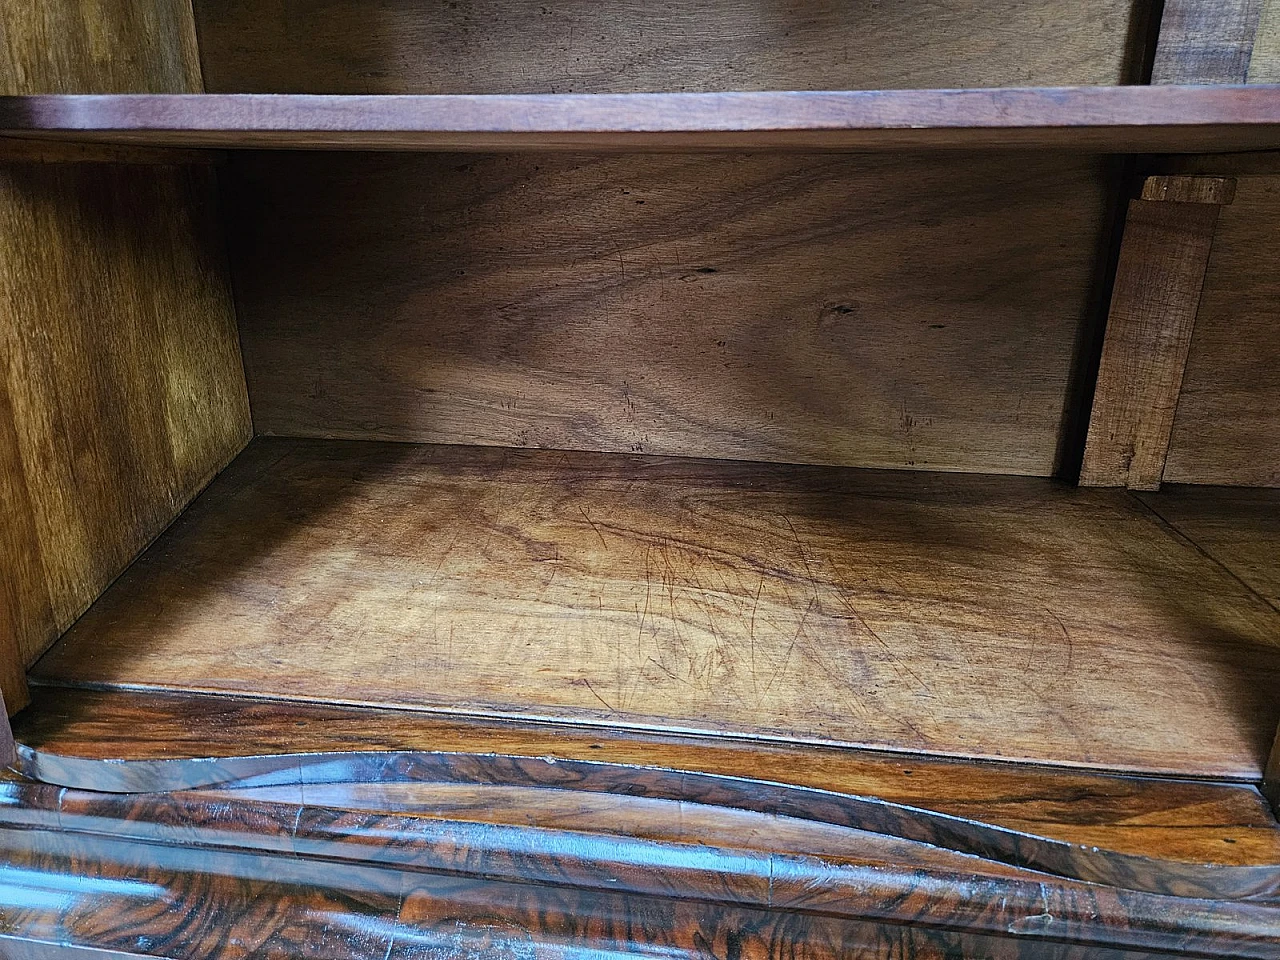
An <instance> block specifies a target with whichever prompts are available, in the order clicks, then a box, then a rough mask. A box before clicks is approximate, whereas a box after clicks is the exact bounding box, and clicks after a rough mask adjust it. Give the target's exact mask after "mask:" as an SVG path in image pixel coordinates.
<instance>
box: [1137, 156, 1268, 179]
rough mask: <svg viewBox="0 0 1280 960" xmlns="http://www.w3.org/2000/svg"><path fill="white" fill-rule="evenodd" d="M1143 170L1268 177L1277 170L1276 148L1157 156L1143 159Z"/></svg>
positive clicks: (1152, 172) (1180, 174)
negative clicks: (1240, 151) (1144, 160)
mask: <svg viewBox="0 0 1280 960" xmlns="http://www.w3.org/2000/svg"><path fill="white" fill-rule="evenodd" d="M1144 169H1145V171H1146V172H1147V173H1148V174H1151V175H1160V174H1165V175H1172V176H1217V177H1243V176H1271V175H1274V174H1278V173H1280V150H1254V151H1246V152H1243V153H1202V154H1185V155H1178V154H1174V155H1165V156H1157V157H1152V158H1150V159H1149V160H1147V161H1146V163H1145V164H1144Z"/></svg>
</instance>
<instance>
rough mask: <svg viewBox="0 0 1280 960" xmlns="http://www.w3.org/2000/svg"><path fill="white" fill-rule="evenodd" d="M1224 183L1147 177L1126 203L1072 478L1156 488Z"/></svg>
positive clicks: (1227, 190) (1227, 183)
mask: <svg viewBox="0 0 1280 960" xmlns="http://www.w3.org/2000/svg"><path fill="white" fill-rule="evenodd" d="M1234 191H1235V183H1234V182H1233V181H1231V180H1224V179H1221V178H1210V177H1149V178H1147V180H1146V181H1145V183H1144V184H1143V189H1142V195H1141V197H1140V198H1139V199H1136V200H1134V201H1132V202H1131V203H1130V204H1129V210H1128V215H1127V217H1126V219H1125V226H1124V240H1123V243H1122V245H1121V247H1120V262H1119V265H1118V267H1117V269H1116V279H1115V283H1114V284H1113V286H1112V291H1111V310H1110V314H1109V316H1108V318H1107V330H1106V340H1105V342H1104V344H1103V348H1102V360H1101V364H1100V367H1099V371H1098V378H1097V381H1096V384H1095V389H1094V396H1093V410H1092V414H1091V417H1090V421H1089V436H1088V442H1087V444H1086V446H1085V451H1084V463H1083V466H1082V467H1081V471H1080V482H1081V483H1082V484H1083V485H1085V486H1090V487H1129V488H1130V489H1134V490H1158V489H1160V481H1161V479H1162V478H1163V476H1164V465H1165V457H1166V455H1167V454H1168V450H1169V436H1170V434H1171V433H1172V431H1173V417H1174V411H1175V410H1176V408H1177V404H1178V391H1179V390H1180V389H1181V387H1182V377H1183V371H1184V369H1185V367H1186V362H1187V352H1188V350H1189V349H1190V347H1191V336H1192V331H1193V330H1194V329H1195V322H1196V311H1197V309H1198V307H1199V305H1200V289H1201V286H1202V285H1203V284H1204V274H1205V270H1206V268H1207V267H1208V265H1209V251H1210V249H1211V248H1212V246H1213V231H1214V226H1215V225H1216V224H1217V222H1218V211H1219V209H1221V206H1222V204H1224V203H1230V202H1231V197H1232V195H1233V194H1234Z"/></svg>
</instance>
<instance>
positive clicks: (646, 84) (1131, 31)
mask: <svg viewBox="0 0 1280 960" xmlns="http://www.w3.org/2000/svg"><path fill="white" fill-rule="evenodd" d="M195 8H196V16H197V23H198V25H199V29H200V48H201V55H202V57H203V60H204V74H205V83H206V84H207V86H208V88H209V91H210V92H211V93H254V92H260V93H570V92H572V93H626V92H638V91H654V90H690V91H692V90H702V91H710V90H762V89H779V90H788V89H798V90H806V89H808V90H814V89H828V90H848V89H855V88H867V89H886V88H896V87H955V86H963V87H998V86H1056V85H1063V86H1068V85H1072V84H1113V83H1124V82H1131V81H1133V80H1135V79H1137V78H1136V77H1135V76H1133V74H1134V72H1135V68H1134V64H1135V63H1136V62H1137V61H1138V60H1140V59H1141V57H1140V55H1138V54H1137V53H1135V52H1131V51H1133V50H1134V48H1135V47H1136V42H1135V41H1136V38H1137V37H1139V36H1140V35H1141V34H1142V32H1143V30H1142V21H1143V20H1144V17H1145V15H1146V12H1147V10H1148V8H1149V3H1148V2H1147V0H1136V2H1135V0H1071V2H1066V0H1030V2H1028V0H895V2H893V3H866V2H859V3H848V2H844V0H806V2H803V3H799V2H787V3H777V2H762V0H684V2H661V3H655V2H653V0H620V2H615V3H610V4H607V5H601V4H599V3H596V2H594V0H555V2H551V3H525V2H519V0H468V2H466V3H417V2H412V0H320V2H316V0H197V3H196V4H195Z"/></svg>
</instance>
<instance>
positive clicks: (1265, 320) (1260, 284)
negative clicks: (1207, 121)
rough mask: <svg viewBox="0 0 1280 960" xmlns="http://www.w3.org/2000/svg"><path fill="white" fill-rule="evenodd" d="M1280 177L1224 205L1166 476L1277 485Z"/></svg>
mask: <svg viewBox="0 0 1280 960" xmlns="http://www.w3.org/2000/svg"><path fill="white" fill-rule="evenodd" d="M1277 223H1280V177H1275V176H1246V177H1241V178H1240V179H1239V181H1238V186H1237V191H1236V200H1235V202H1234V203H1232V204H1231V206H1229V207H1223V208H1222V213H1221V216H1220V217H1219V221H1218V228H1217V231H1216V233H1215V236H1214V241H1213V253H1212V254H1211V256H1210V259H1209V269H1208V272H1207V274H1206V275H1205V281H1204V290H1203V292H1202V294H1201V299H1200V312H1199V315H1198V316H1197V318H1196V328H1195V335H1194V336H1193V337H1192V340H1191V350H1190V353H1189V355H1188V357H1187V367H1186V373H1185V375H1184V376H1183V382H1182V393H1181V395H1180V397H1179V400H1178V412H1177V416H1176V418H1175V419H1174V426H1173V436H1172V439H1171V441H1170V448H1169V458H1168V461H1167V463H1166V465H1165V479H1166V480H1167V481H1168V482H1170V483H1200V484H1238V485H1241V486H1250V487H1274V486H1278V485H1280V337H1277V336H1276V331H1277V330H1280V271H1277V270H1276V269H1275V265H1276V262H1277V257H1278V256H1280V245H1278V243H1277V232H1276V224H1277Z"/></svg>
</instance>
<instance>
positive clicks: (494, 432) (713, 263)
mask: <svg viewBox="0 0 1280 960" xmlns="http://www.w3.org/2000/svg"><path fill="white" fill-rule="evenodd" d="M1107 169H1108V168H1107V167H1106V166H1105V165H1104V164H1102V163H1101V162H1100V161H1097V160H1092V159H1073V160H1065V159H1063V158H1062V157H1056V156H1055V157H1052V158H1040V159H1036V158H1031V157H1022V156H1018V157H1007V158H1000V159H995V158H975V157H968V158H964V159H960V158H950V159H947V160H941V159H938V158H923V157H904V156H898V157H893V158H868V157H862V158H851V157H850V158H837V157H820V156H819V157H815V156H805V157H763V156H751V157H691V156H682V157H614V158H605V157H594V158H587V157H574V158H550V157H538V158H533V157H516V156H509V155H508V156H481V157H468V158H465V159H464V158H456V157H455V158H449V157H446V156H442V155H434V156H372V155H364V156H354V155H333V154H330V155H323V156H321V155H315V156H310V155H308V156H298V155H294V156H289V157H282V156H271V155H254V156H240V157H238V158H237V160H236V161H235V164H234V172H235V174H236V176H235V178H234V180H233V181H232V182H233V184H234V187H235V189H234V190H233V191H232V196H233V202H234V209H235V214H234V216H233V218H232V219H231V227H230V229H231V230H232V231H233V235H232V254H233V258H234V263H235V268H236V278H237V281H236V287H237V295H238V298H239V314H240V319H241V333H242V337H243V343H244V350H245V364H246V369H247V373H248V376H249V381H250V389H251V395H252V397H253V403H254V416H255V423H256V426H257V428H258V430H259V431H260V432H262V433H266V434H279V435H312V436H317V435H318V436H338V437H348V438H357V439H359V438H376V439H383V440H416V441H434V442H459V443H484V444H497V445H509V446H533V447H554V448H583V449H600V450H609V451H620V452H629V451H634V452H646V453H662V454H677V455H689V456H716V457H735V458H741V459H752V460H779V461H817V462H829V463H830V462H834V463H844V464H854V465H875V466H916V467H922V468H933V469H948V470H968V471H988V472H1011V473H1025V474H1041V475H1047V474H1050V473H1052V472H1053V470H1054V469H1055V466H1056V463H1057V461H1058V457H1059V454H1058V447H1059V445H1060V434H1061V424H1062V422H1063V419H1064V416H1065V415H1066V410H1067V407H1068V405H1069V398H1070V396H1071V395H1072V391H1073V387H1074V382H1075V379H1076V374H1075V372H1074V371H1073V366H1072V364H1073V354H1074V352H1075V349H1074V344H1075V342H1076V340H1077V337H1079V336H1080V330H1081V327H1082V326H1083V325H1084V324H1085V318H1086V317H1087V316H1088V314H1089V310H1090V304H1091V294H1090V291H1091V286H1092V284H1093V281H1094V270H1095V266H1096V260H1097V257H1098V255H1099V251H1100V249H1101V247H1102V232H1103V228H1102V218H1103V210H1104V206H1105V197H1104V193H1105V191H1106V189H1107V186H1108V184H1109V183H1110V178H1109V177H1108V176H1107ZM318 196H323V197H325V198H326V202H324V203H316V202H315V198H316V197H318Z"/></svg>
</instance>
